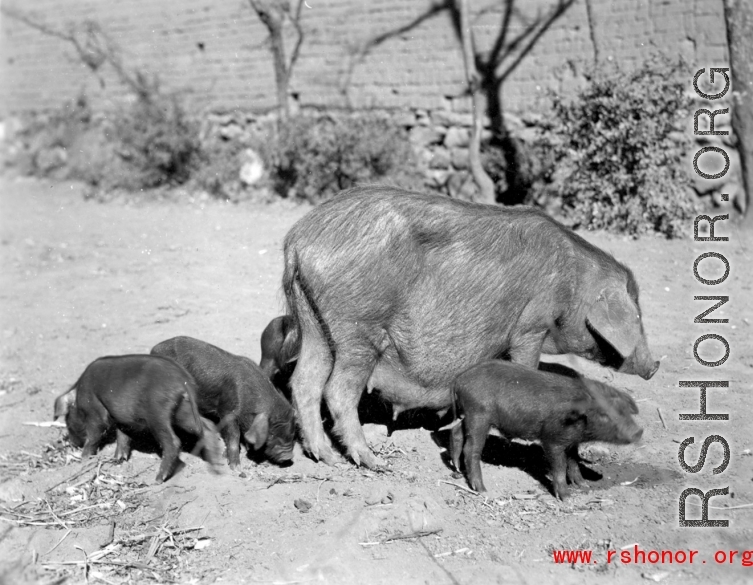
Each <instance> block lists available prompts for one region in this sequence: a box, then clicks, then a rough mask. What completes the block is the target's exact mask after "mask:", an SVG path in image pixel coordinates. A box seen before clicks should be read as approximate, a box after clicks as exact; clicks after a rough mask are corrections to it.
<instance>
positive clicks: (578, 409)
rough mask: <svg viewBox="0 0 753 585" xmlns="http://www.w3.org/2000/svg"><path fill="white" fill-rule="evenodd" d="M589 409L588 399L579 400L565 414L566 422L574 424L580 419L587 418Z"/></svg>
mask: <svg viewBox="0 0 753 585" xmlns="http://www.w3.org/2000/svg"><path fill="white" fill-rule="evenodd" d="M587 411H588V401H587V400H579V401H577V402H575V403H574V404H573V405H572V408H571V409H570V410H568V411H567V413H566V414H565V421H564V422H565V424H566V425H574V424H575V423H577V422H578V421H579V420H586V418H587V416H588V415H587V414H586V413H587Z"/></svg>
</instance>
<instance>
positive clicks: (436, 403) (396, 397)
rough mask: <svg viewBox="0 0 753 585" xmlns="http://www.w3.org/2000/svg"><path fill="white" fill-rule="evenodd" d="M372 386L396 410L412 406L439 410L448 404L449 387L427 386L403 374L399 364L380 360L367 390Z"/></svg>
mask: <svg viewBox="0 0 753 585" xmlns="http://www.w3.org/2000/svg"><path fill="white" fill-rule="evenodd" d="M374 388H376V389H377V390H379V392H380V394H381V395H382V396H383V397H384V398H385V399H386V400H387V401H389V402H391V403H392V404H393V405H394V408H395V410H396V411H397V412H402V411H404V410H411V409H414V408H429V409H434V410H441V409H444V408H447V407H448V406H450V403H451V396H452V395H451V391H450V388H449V387H439V388H433V387H432V388H427V387H424V386H422V385H421V384H420V383H418V382H416V381H414V380H412V379H410V378H408V377H407V376H406V375H405V374H403V372H402V370H401V368H400V366H393V365H392V364H389V363H386V362H384V361H380V362H378V363H377V365H376V367H375V368H374V371H373V372H372V374H371V377H370V378H369V381H368V383H367V390H368V391H369V392H371V391H372V390H373V389H374Z"/></svg>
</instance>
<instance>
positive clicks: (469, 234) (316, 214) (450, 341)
mask: <svg viewBox="0 0 753 585" xmlns="http://www.w3.org/2000/svg"><path fill="white" fill-rule="evenodd" d="M284 248H285V270H284V274H283V289H284V292H285V297H286V300H287V305H288V313H289V314H290V315H291V316H292V317H293V319H294V322H295V329H296V330H297V331H298V332H299V336H300V355H299V357H298V362H297V364H296V367H295V371H294V373H293V375H292V377H291V381H290V386H291V394H292V398H293V404H294V406H295V408H296V411H297V415H298V419H299V425H300V433H301V439H302V441H303V446H304V448H305V449H306V450H307V451H308V452H309V453H310V454H311V455H312V456H313V457H315V458H317V459H322V460H323V461H325V462H332V461H335V460H336V457H335V454H334V452H333V450H332V443H331V440H330V437H329V436H328V435H327V434H326V433H325V431H324V428H323V426H322V421H321V415H320V413H321V402H322V401H325V402H326V404H327V407H328V409H329V412H330V413H331V414H332V418H333V421H334V427H333V430H334V433H335V434H336V435H337V436H338V437H339V439H340V440H341V442H342V444H343V445H344V446H345V448H346V450H347V453H348V455H350V457H351V458H352V459H353V460H354V461H355V462H356V463H357V464H363V465H367V466H374V465H378V464H379V461H378V460H377V459H376V457H375V456H374V454H373V453H372V451H371V450H370V448H369V446H368V445H367V443H366V439H365V437H364V434H363V429H362V428H361V425H360V424H359V419H358V404H359V401H360V399H361V394H362V392H363V388H364V387H367V388H369V389H370V388H376V389H378V390H380V392H381V396H383V397H384V398H385V399H386V400H387V401H389V402H391V403H392V405H393V408H394V411H395V412H401V411H403V410H408V409H415V408H426V409H431V410H435V411H441V410H443V409H446V408H447V407H449V406H450V404H451V401H452V393H451V391H452V385H453V383H454V381H455V379H456V378H457V376H458V374H460V373H461V372H462V371H464V370H465V369H467V368H469V367H471V366H472V365H474V364H476V363H479V362H482V361H485V360H489V359H499V358H506V359H509V360H510V361H512V362H515V363H518V364H522V365H525V366H529V367H531V368H536V367H537V365H538V363H539V358H540V355H541V354H542V353H545V354H547V353H548V354H565V353H572V354H575V355H579V356H581V357H584V358H586V359H590V360H594V361H596V362H598V363H601V364H603V365H605V366H608V367H610V368H613V369H615V370H617V371H620V372H623V373H627V374H635V375H639V376H641V377H643V378H645V379H649V378H650V377H651V376H653V375H654V373H655V372H656V370H657V368H658V367H659V362H658V361H656V360H654V359H653V358H652V357H651V352H650V351H649V347H648V341H647V339H646V335H645V332H644V328H643V321H642V317H641V309H640V303H639V298H638V297H639V295H638V285H637V282H636V279H635V277H634V276H633V274H632V272H631V271H630V270H629V269H628V268H627V267H626V266H624V265H622V264H620V263H619V262H617V260H615V259H614V258H613V257H612V256H611V255H609V254H608V253H606V252H604V251H603V250H600V249H599V248H597V247H596V246H594V245H592V244H590V243H589V242H587V241H586V240H584V239H583V238H581V237H580V236H578V235H577V234H575V233H574V232H573V231H572V230H570V229H568V228H567V227H565V226H563V225H561V224H559V223H557V222H556V221H555V220H553V219H552V218H550V217H549V216H547V215H546V214H545V213H543V212H542V211H540V210H537V209H533V208H530V207H501V206H497V205H481V204H477V203H469V202H465V201H458V200H456V199H450V198H447V197H437V196H431V195H422V194H419V193H410V192H406V191H401V190H398V189H394V188H388V187H376V186H374V187H357V188H355V189H352V190H350V191H348V192H346V193H343V194H341V195H339V196H337V197H335V198H333V199H331V200H330V201H327V202H325V203H323V204H322V205H319V206H317V207H316V208H314V209H313V210H312V211H310V212H309V213H308V214H306V215H305V216H304V217H303V218H301V219H300V220H299V221H298V222H297V223H296V224H295V225H294V226H293V227H292V228H291V229H290V231H289V232H288V234H287V236H286V237H285V245H284Z"/></svg>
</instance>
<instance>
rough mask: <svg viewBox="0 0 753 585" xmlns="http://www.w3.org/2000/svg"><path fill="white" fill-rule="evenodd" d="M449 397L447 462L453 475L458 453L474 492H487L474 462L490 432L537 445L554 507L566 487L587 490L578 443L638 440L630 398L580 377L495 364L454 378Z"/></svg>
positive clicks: (638, 428)
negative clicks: (452, 401)
mask: <svg viewBox="0 0 753 585" xmlns="http://www.w3.org/2000/svg"><path fill="white" fill-rule="evenodd" d="M454 391H455V395H456V408H457V414H458V416H460V417H462V418H463V420H462V424H458V425H456V426H455V427H454V428H453V429H452V441H451V453H452V461H453V463H454V465H455V468H456V469H458V468H459V463H460V453H461V451H462V453H463V462H464V464H465V472H466V476H467V478H468V484H469V485H470V486H471V488H473V489H474V490H477V491H486V488H485V487H484V482H483V480H482V477H481V464H480V462H481V451H482V450H483V448H484V444H485V443H486V437H487V435H488V433H489V429H490V428H491V427H496V428H497V430H498V431H499V432H500V433H501V434H502V435H503V436H504V437H505V438H507V439H513V438H517V439H524V440H527V441H540V442H541V446H542V447H543V449H544V454H545V455H546V458H547V460H548V461H549V464H550V466H551V474H552V484H553V487H554V494H555V495H556V496H557V497H558V498H560V499H564V498H565V497H567V495H568V490H567V486H566V480H569V481H570V483H574V484H576V485H578V486H579V487H585V486H586V483H585V480H584V479H583V476H582V475H581V473H580V467H579V466H578V445H579V444H580V443H584V442H587V441H604V442H607V443H617V444H628V443H634V442H636V441H639V440H640V438H641V436H642V434H643V429H641V428H640V427H639V426H638V425H637V424H636V423H635V421H634V420H633V417H632V415H633V414H637V413H638V407H637V406H636V404H635V402H634V401H633V399H632V398H631V397H630V396H629V395H628V394H626V393H625V392H622V391H620V390H617V389H616V388H613V387H611V386H608V385H606V384H602V383H601V382H597V381H595V380H588V379H586V378H582V377H576V378H572V377H567V376H561V375H558V374H552V373H548V372H542V371H538V370H533V369H531V368H528V367H526V366H521V365H518V364H513V363H511V362H505V361H501V360H493V361H488V362H484V363H481V364H478V365H476V366H473V367H471V368H469V369H468V370H466V371H465V372H463V373H462V374H460V375H459V376H458V378H457V381H456V383H455V388H454Z"/></svg>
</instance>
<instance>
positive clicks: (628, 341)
mask: <svg viewBox="0 0 753 585" xmlns="http://www.w3.org/2000/svg"><path fill="white" fill-rule="evenodd" d="M586 323H588V324H589V325H590V326H591V327H592V328H593V329H595V330H596V331H597V333H598V334H599V335H601V336H602V337H603V338H604V339H606V340H607V342H609V344H610V345H611V346H612V347H614V348H615V349H616V350H617V351H618V352H619V354H620V355H621V356H622V357H623V359H624V358H627V357H628V356H630V355H632V353H633V352H634V351H635V346H636V345H638V342H639V341H640V339H641V323H640V320H639V319H638V307H636V306H635V303H633V300H632V299H631V298H630V297H629V296H628V294H627V291H621V290H619V289H617V288H605V289H603V290H602V291H601V292H600V293H599V296H598V297H597V299H596V301H595V302H594V304H593V305H591V308H590V309H589V310H588V314H587V315H586Z"/></svg>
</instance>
